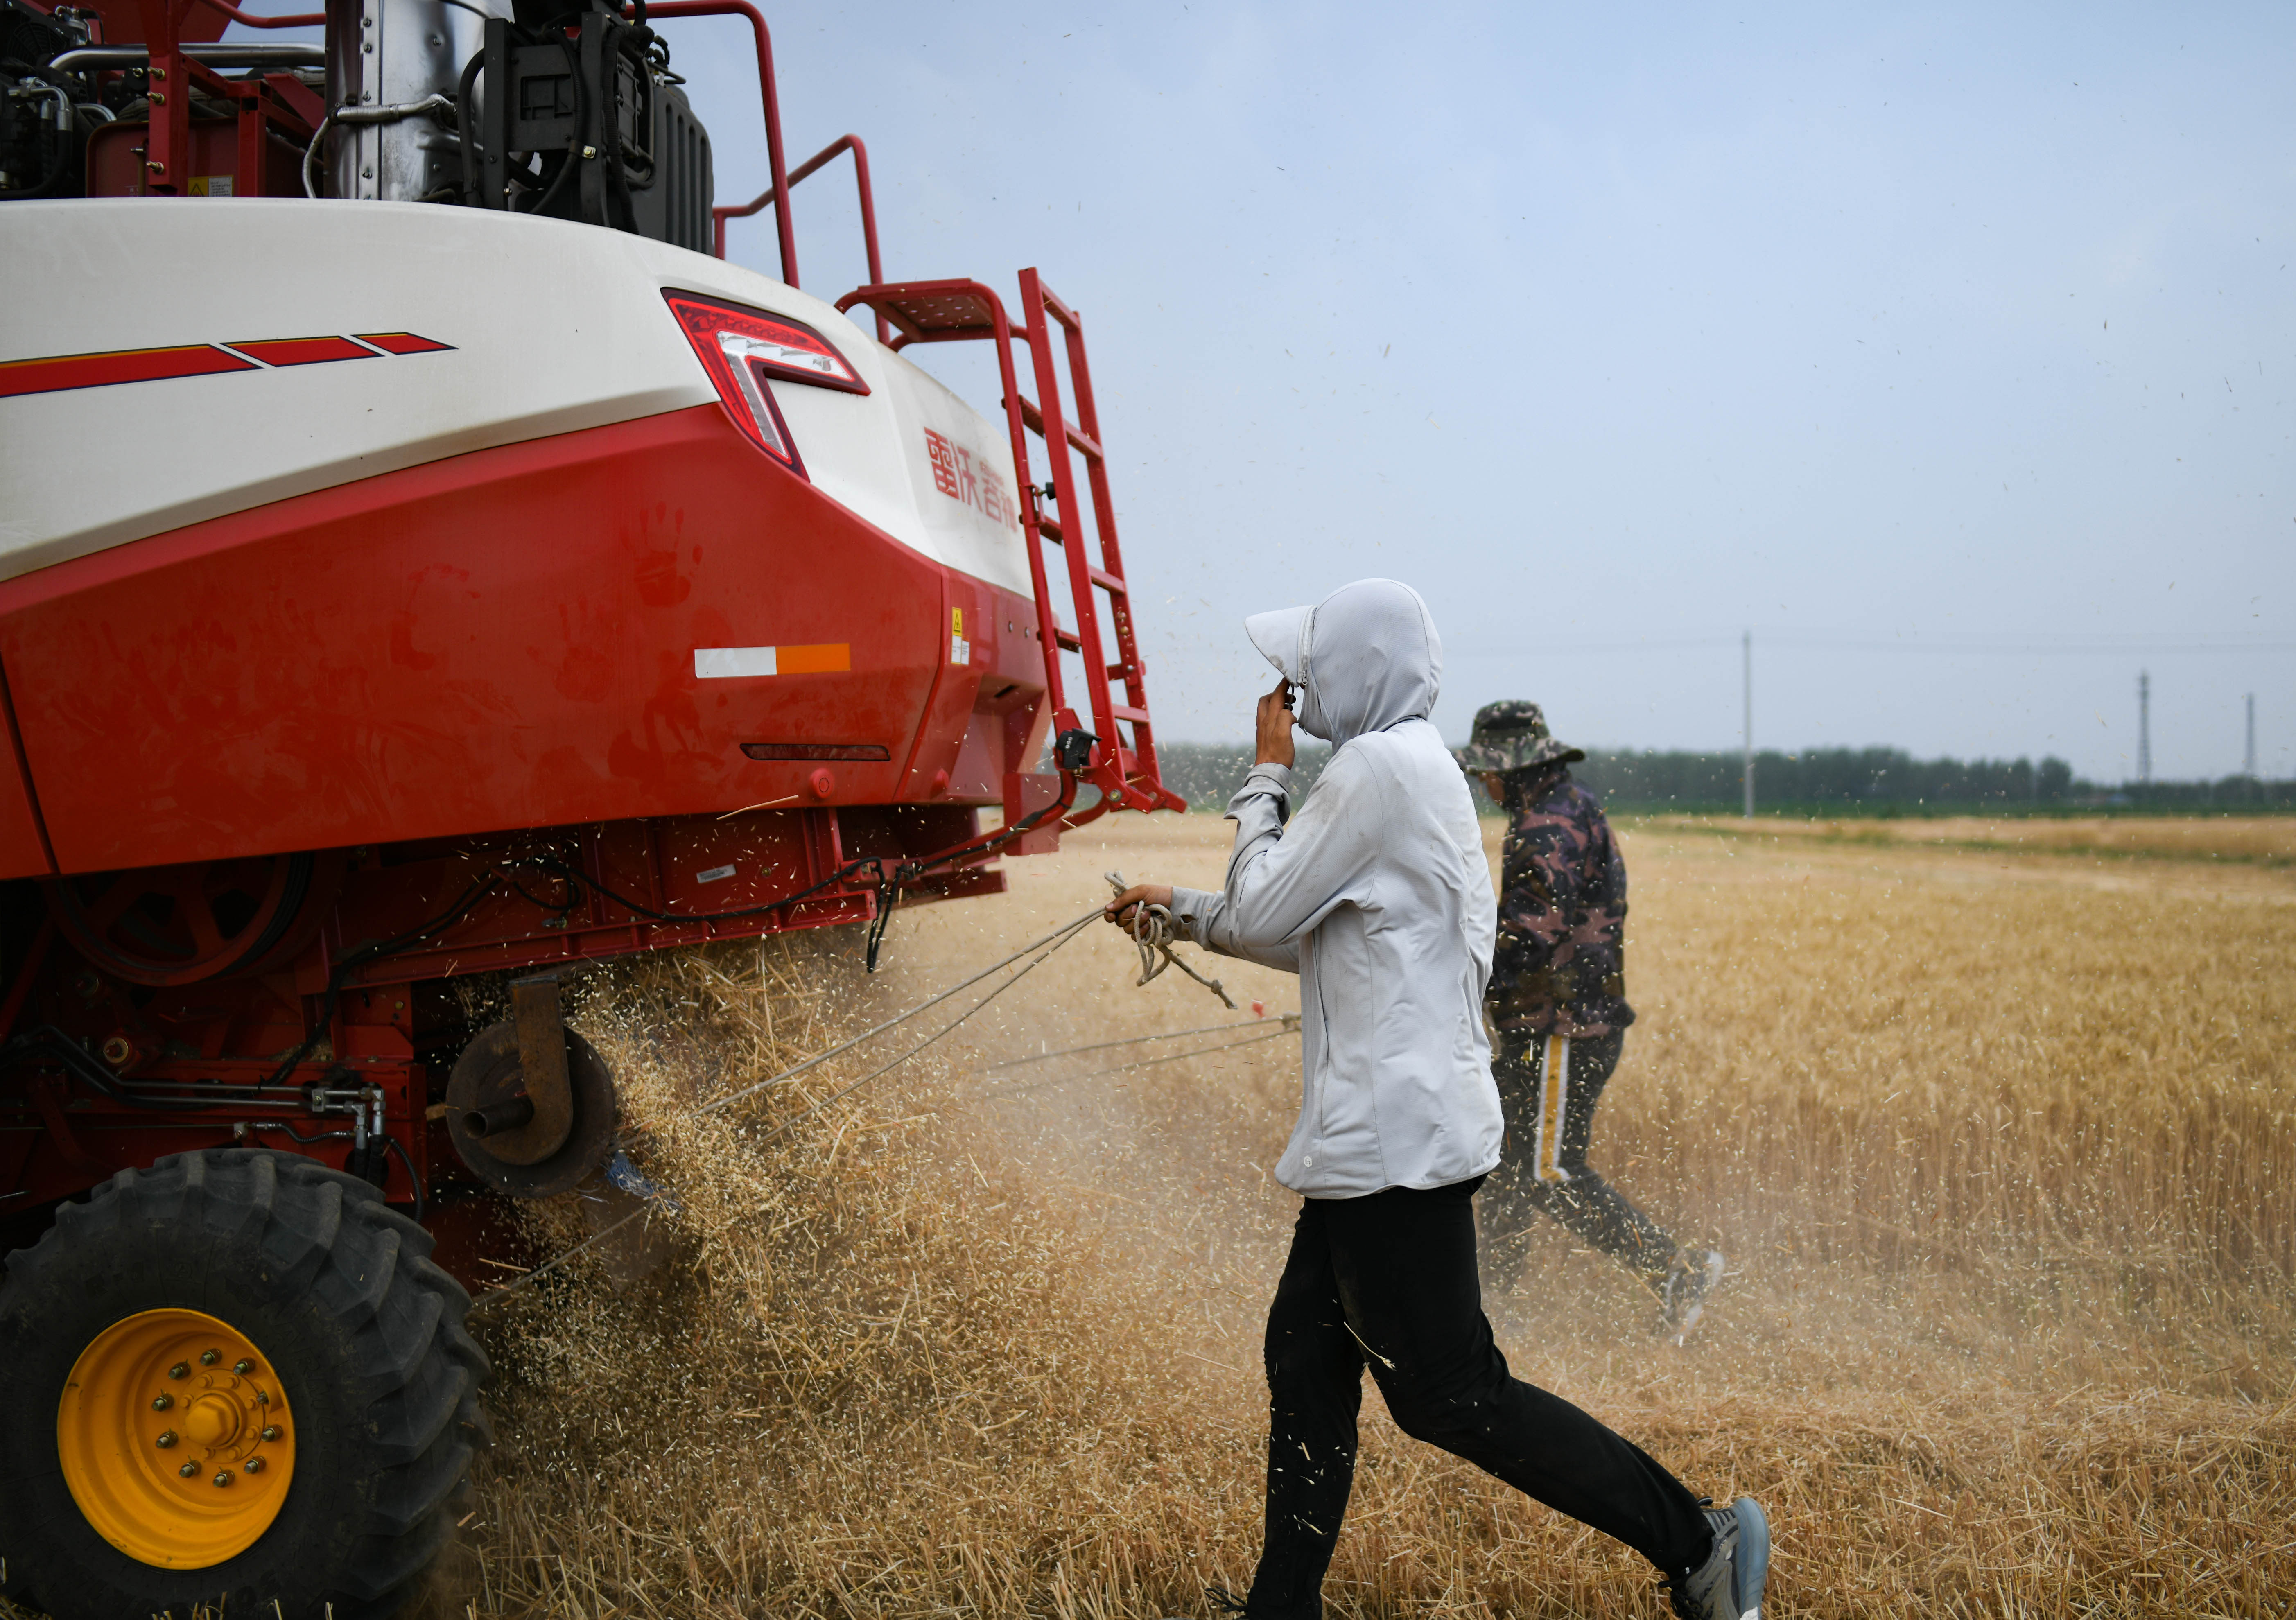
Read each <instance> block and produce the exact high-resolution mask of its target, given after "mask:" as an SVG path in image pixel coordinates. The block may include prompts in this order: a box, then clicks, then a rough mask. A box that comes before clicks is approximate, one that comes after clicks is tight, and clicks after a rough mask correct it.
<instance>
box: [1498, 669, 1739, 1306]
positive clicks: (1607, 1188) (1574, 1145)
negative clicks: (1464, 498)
mask: <svg viewBox="0 0 2296 1620" xmlns="http://www.w3.org/2000/svg"><path fill="white" fill-rule="evenodd" d="M1455 757H1456V758H1457V760H1458V761H1459V765H1460V768H1461V769H1463V770H1464V771H1465V772H1466V773H1468V774H1469V775H1471V776H1474V777H1477V778H1479V779H1480V781H1481V782H1482V784H1483V787H1484V790H1485V791H1487V792H1488V793H1489V795H1490V796H1491V798H1493V799H1494V800H1496V801H1497V803H1498V805H1499V806H1500V808H1501V811H1502V813H1503V814H1505V817H1506V821H1507V832H1506V842H1505V847H1504V849H1503V851H1502V855H1501V861H1500V878H1499V904H1498V938H1497V948H1496V949H1495V950H1494V952H1493V953H1492V958H1491V980H1490V987H1489V989H1488V992H1487V993H1486V994H1485V997H1484V1002H1483V1007H1484V1012H1485V1016H1486V1017H1487V1018H1488V1019H1489V1021H1490V1024H1491V1027H1492V1029H1493V1031H1494V1032H1495V1039H1494V1041H1493V1043H1492V1053H1493V1058H1492V1064H1491V1074H1492V1078H1493V1079H1495V1080H1496V1081H1497V1083H1498V1088H1499V1100H1500V1105H1501V1107H1502V1109H1504V1111H1505V1115H1506V1121H1507V1136H1506V1145H1505V1149H1504V1150H1502V1156H1501V1158H1500V1161H1499V1166H1498V1168H1497V1170H1495V1171H1493V1172H1492V1173H1491V1177H1490V1180H1489V1182H1488V1183H1486V1189H1485V1195H1484V1198H1483V1200H1482V1203H1483V1233H1484V1240H1485V1242H1486V1243H1487V1244H1488V1246H1489V1247H1490V1248H1492V1250H1493V1251H1494V1256H1495V1257H1496V1258H1501V1259H1505V1260H1508V1261H1515V1260H1517V1259H1518V1257H1519V1256H1520V1252H1521V1247H1522V1234H1523V1232H1524V1231H1525V1230H1526V1229H1527V1228H1528V1227H1529V1224H1530V1222H1531V1219H1532V1217H1533V1216H1534V1215H1538V1214H1545V1215H1550V1216H1552V1217H1553V1218H1554V1219H1555V1220H1557V1221H1560V1222H1561V1223H1562V1224H1563V1225H1564V1226H1565V1227H1567V1228H1569V1229H1570V1231H1572V1232H1574V1233H1575V1234H1577V1235H1578V1236H1579V1238H1580V1239H1582V1240H1585V1241H1586V1242H1587V1243H1589V1244H1592V1245H1593V1246H1594V1247H1595V1248H1600V1249H1602V1250H1603V1251H1604V1252H1606V1253H1608V1254H1610V1255H1612V1256H1616V1257H1617V1258H1618V1259H1619V1260H1620V1261H1621V1262H1622V1263H1624V1264H1626V1265H1627V1266H1628V1268H1629V1269H1630V1270H1632V1271H1633V1272H1635V1273H1636V1275H1638V1276H1640V1277H1641V1278H1643V1280H1644V1281H1646V1282H1648V1283H1649V1284H1650V1285H1651V1287H1652V1289H1655V1290H1656V1291H1657V1293H1658V1295H1659V1297H1660V1300H1661V1325H1662V1326H1663V1327H1664V1329H1665V1330H1668V1331H1670V1332H1674V1333H1676V1334H1677V1335H1679V1334H1681V1333H1685V1332H1687V1331H1688V1330H1689V1329H1690V1328H1691V1327H1692V1326H1693V1324H1694V1323H1695V1322H1696V1321H1697V1320H1698V1317H1699V1315H1700V1313H1702V1310H1703V1309H1704V1302H1705V1297H1706V1294H1707V1292H1708V1291H1709V1290H1710V1289H1711V1288H1712V1287H1713V1285H1714V1284H1715V1282H1717V1281H1718V1280H1720V1277H1721V1274H1722V1269H1723V1259H1722V1256H1720V1255H1718V1254H1717V1253H1715V1252H1714V1251H1713V1250H1711V1249H1685V1248H1682V1247H1681V1246H1680V1245H1678V1244H1677V1243H1676V1242H1675V1240H1673V1239H1672V1238H1670V1237H1669V1236H1668V1235H1667V1233H1666V1232H1665V1231H1663V1230H1662V1229H1661V1227H1660V1226H1659V1225H1658V1223H1656V1222H1654V1221H1652V1219H1651V1218H1650V1217H1649V1216H1648V1215H1644V1214H1643V1212H1642V1211H1641V1210H1639V1209H1637V1208H1636V1207H1635V1206H1634V1205H1633V1203H1632V1202H1630V1201H1629V1200H1628V1198H1627V1197H1626V1195H1625V1194H1623V1193H1621V1192H1620V1190H1618V1189H1617V1188H1615V1187H1613V1186H1611V1183H1610V1182H1606V1181H1604V1180H1603V1177H1602V1175H1601V1174H1598V1173H1597V1172H1596V1171H1595V1168H1594V1167H1593V1166H1590V1165H1589V1164H1588V1163H1587V1146H1588V1140H1589V1138H1590V1136H1591V1135H1592V1133H1593V1131H1594V1123H1595V1104H1596V1103H1597V1102H1598V1101H1600V1100H1601V1099H1602V1095H1603V1086H1604V1085H1605V1084H1607V1083H1608V1082H1609V1080H1610V1077H1611V1072H1612V1071H1613V1070H1614V1069H1615V1068H1617V1067H1618V1062H1619V1057H1620V1051H1621V1050H1622V1048H1623V1047H1624V1045H1625V1043H1626V1032H1627V1027H1628V1025H1630V1024H1632V1023H1633V1022H1634V1021H1635V1010H1634V1008H1633V1007H1632V1006H1631V1005H1629V1004H1628V1001H1627V984H1626V941H1625V934H1626V921H1627V866H1626V862H1625V860H1624V859H1623V858H1622V857H1621V856H1620V853H1619V846H1618V841H1617V840H1616V839H1613V838H1612V837H1611V824H1610V822H1608V821H1607V820H1606V819H1605V818H1604V817H1603V806H1602V805H1601V803H1600V802H1599V801H1598V800H1597V799H1596V798H1595V796H1594V795H1593V794H1592V793H1589V792H1588V791H1587V790H1586V789H1585V788H1584V787H1582V786H1580V785H1579V783H1578V782H1576V781H1572V780H1571V777H1570V765H1571V763H1572V762H1573V761H1574V760H1579V759H1584V758H1585V757H1586V755H1585V754H1584V753H1583V752H1581V751H1580V750H1579V749H1574V748H1569V747H1566V746H1565V745H1564V744H1562V743H1561V742H1558V741H1556V740H1555V739H1554V736H1553V735H1552V734H1551V733H1550V732H1548V730H1547V727H1546V716H1545V714H1544V713H1543V712H1542V711H1541V710H1540V708H1539V707H1538V704H1536V703H1528V702H1521V701H1512V700H1511V701H1507V702H1501V703H1492V704H1488V705H1486V706H1485V707H1484V708H1481V709H1480V710H1479V711H1478V712H1477V713H1476V716H1475V725H1474V732H1473V735H1472V739H1471V740H1470V741H1469V742H1468V744H1467V746H1466V747H1465V748H1464V749H1457V750H1456V751H1455ZM1510 1251H1512V1252H1510Z"/></svg>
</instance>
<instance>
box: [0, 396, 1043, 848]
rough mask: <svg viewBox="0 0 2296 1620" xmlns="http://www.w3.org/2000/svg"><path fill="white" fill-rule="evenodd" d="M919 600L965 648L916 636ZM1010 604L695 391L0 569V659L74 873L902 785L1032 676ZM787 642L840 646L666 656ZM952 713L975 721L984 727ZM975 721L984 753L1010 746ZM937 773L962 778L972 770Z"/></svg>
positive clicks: (31, 842) (878, 791)
mask: <svg viewBox="0 0 2296 1620" xmlns="http://www.w3.org/2000/svg"><path fill="white" fill-rule="evenodd" d="M952 610H962V611H963V613H964V625H965V630H966V634H967V637H968V639H969V640H970V642H971V644H972V660H971V662H970V663H969V664H967V665H952V664H951V663H950V662H949V655H950V624H951V618H950V615H951V612H952ZM1033 618H1034V604H1032V603H1028V602H1025V601H1023V600H1022V599H1021V598H1019V597H1016V596H1013V595H1012V594H1011V593H1005V592H1003V591H1000V590H997V589H996V588H995V587H993V586H990V585H986V584H983V583H982V582H980V581H979V580H975V579H972V578H971V577H967V576H964V575H960V574H955V573H954V572H952V571H950V570H947V569H943V568H940V567H939V566H938V565H936V564H934V563H933V562H931V561H930V560H927V559H926V558H924V557H922V556H920V555H919V554H918V553H917V552H914V551H912V550H910V549H908V548H907V547H906V546H903V545H901V544H899V543H898V542H896V541H895V540H893V539H892V538H891V537H890V536H887V535H885V534H883V533H882V532H881V531H880V530H878V529H876V528H873V527H872V526H871V525H869V524H868V523H866V522H865V521H863V520H861V519H859V518H857V517H856V516H855V515H854V514H853V513H851V512H850V511H847V510H846V509H845V508H843V507H841V506H840V505H838V504H837V503H834V502H832V501H831V500H829V499H828V498H826V497H825V496H824V495H822V494H821V493H820V492H819V491H817V490H816V489H815V488H814V487H812V486H811V485H810V484H808V483H807V482H806V481H805V480H804V479H801V478H799V477H797V476H796V475H794V474H792V473H791V472H789V471H787V470H784V469H783V468H781V467H780V466H778V465H776V464H775V463H774V462H772V461H770V460H769V459H768V458H767V457H766V456H764V455H762V454H759V453H758V451H756V450H755V449H753V448H752V447H751V446H750V445H748V444H747V443H746V442H745V441H743V440H742V438H741V437H740V436H739V435H738V434H737V433H736V432H735V431H734V428H733V427H732V425H731V424H730V423H729V422H728V421H727V420H726V415H725V413H723V412H722V411H721V410H720V409H719V408H718V407H717V406H715V405H707V406H698V407H695V408H693V409H690V410H685V411H679V412H673V413H668V414H666V415H661V416H654V417H648V418H644V419H642V420H639V421H631V422H625V423H620V424H618V425H615V426H612V427H606V428H600V429H595V430H589V431H586V432H582V433H575V434H567V435H562V436H559V437H556V438H545V439H540V440H536V441H532V442H529V443H525V444H521V445H515V446H505V447H504V448H500V449H493V450H484V451H479V452H474V453H472V454H468V455H463V456H456V457H454V458H451V459H448V460H446V461H441V462H432V463H430V464H428V465H425V466H422V467H418V468H414V469H410V470H406V471H403V472H395V473H390V474H387V475H384V476H381V477H378V478H373V479H365V480H361V481H359V482H356V483H351V484H347V485H342V486H339V487H335V488H332V489H328V490H324V491H321V492H318V493H316V494H313V495H303V496H299V497H296V498H294V499H291V500H286V501H281V502H277V503H273V504H271V505H268V506H264V507H259V508H257V509H255V510H253V511H244V512H238V513H234V514H232V515H230V516H227V517H223V518H218V519H215V520H211V521H209V522H206V523H201V524H198V525H194V526H193V527H190V528H184V529H179V530H176V531H175V532H173V533H170V534H168V535H163V536H157V537H155V538H152V539H150V540H144V541H139V542H136V543H134V544H129V545H124V546H119V547H115V548H113V549H111V550H109V551H105V552H99V553H97V554H95V555H93V556H90V557H86V558H82V559H78V560H74V561H71V562H67V563H61V564H58V565H56V566H55V567H53V568H49V569H42V570H40V571H39V572H37V573H35V574H31V575H28V576H26V577H22V578H20V579H16V580H12V581H9V582H7V583H6V584H4V585H0V667H4V670H5V675H6V680H7V686H8V690H9V691H10V692H11V693H12V696H13V698H14V703H15V716H16V720H17V723H18V726H19V729H20V732H21V738H22V745H23V750H24V754H25V757H26V760H27V762H28V765H29V772H30V776H31V780H32V782H33V785H34V791H35V794H36V795H37V808H38V811H39V813H40V814H41V815H42V817H43V818H44V819H45V824H46V827H47V830H48V832H49V835H50V838H51V839H52V840H53V846H54V855H55V859H56V861H57V863H59V866H60V867H61V870H62V871H106V870H111V869H114V868H123V867H131V866H153V865H161V864H169V863H179V862H192V861H205V860H213V859H218V858H222V857H226V856H231V855H242V854H250V853H261V852H273V851H280V850H293V849H319V848H331V847H352V846H358V845H365V844H380V843H395V842H400V841H404V840H407V839H422V838H430V837H441V836H448V835H467V834H470V833H472V832H475V831H480V830H500V829H511V828H521V827H530V826H537V825H543V824H550V825H564V824H567V823H569V822H609V821H618V820H623V819H627V818H635V817H650V816H664V815H685V814H704V813H711V812H725V811H727V810H732V809H737V808H740V807H742V806H763V805H769V804H785V805H791V806H797V805H817V804H822V803H830V804H840V803H842V804H887V803H898V802H904V801H909V802H914V801H922V800H927V799H931V798H934V797H936V796H937V792H938V791H939V790H937V789H936V786H935V783H936V779H937V773H942V772H952V771H954V770H955V768H956V765H957V758H958V754H959V750H960V749H961V748H962V746H963V744H964V738H965V736H966V732H967V728H968V722H969V721H970V719H971V717H972V712H973V709H974V707H975V704H976V701H980V702H985V703H987V704H988V706H989V707H992V708H996V709H1000V710H1003V709H1009V708H1012V707H1013V705H1014V704H1016V703H1021V704H1025V703H1027V702H1028V700H1029V699H1030V698H1032V697H1033V696H1034V695H1035V694H1036V693H1037V691H1039V690H1040V689H1041V687H1042V685H1043V680H1044V675H1043V663H1042V659H1041V658H1040V657H1039V656H1038V653H1037V647H1036V645H1035V643H1034V642H1031V641H1029V640H1028V639H1026V638H1025V637H1022V636H1020V635H1015V634H1006V633H1005V628H1004V626H1005V625H1006V624H1007V623H1008V622H1009V623H1013V624H1021V623H1026V622H1029V620H1031V619H1033ZM791 644H797V645H825V644H844V645H846V646H848V647H849V649H850V664H851V667H850V668H849V670H847V671H844V672H841V673H835V672H832V673H814V674H788V675H775V676H769V677H764V678H752V679H737V680H697V679H696V678H695V675H694V667H693V650H695V649H697V648H713V647H752V646H758V647H762V646H777V645H791ZM984 681H986V682H987V683H988V685H987V695H986V696H984V694H983V687H984ZM1000 693H1001V694H1003V695H1002V696H998V695H997V694H1000ZM1029 717H1030V718H1031V719H1033V718H1034V716H1029ZM986 718H987V717H986V716H984V719H986ZM982 729H983V731H984V732H987V733H988V734H990V735H993V736H995V737H996V740H997V741H998V742H999V743H1000V744H1002V743H1003V742H1004V740H1005V734H1006V733H1008V732H1011V731H1013V729H1015V728H1013V727H1010V726H1006V725H1003V724H994V725H985V726H984V727H983V728H982ZM1023 729H1025V728H1023ZM745 742H772V743H816V744H824V745H831V744H855V743H859V744H877V745H881V746H883V747H885V748H886V749H887V750H888V754H889V758H888V760H887V762H886V763H883V764H872V763H861V762H840V763H838V764H836V765H831V766H825V767H824V766H821V765H812V764H809V763H806V762H802V761H796V762H792V761H760V760H756V759H752V758H750V757H746V756H744V755H743V753H742V744H743V743H745ZM998 751H1000V752H1005V753H1006V754H1007V757H1005V758H1004V759H1003V760H1001V761H997V762H995V763H997V764H998V765H1001V769H1002V770H1003V771H1013V770H1025V769H1028V768H1030V767H1031V766H1033V765H1034V763H1035V762H1034V761H1033V759H1022V758H1018V757H1011V753H1012V750H1010V749H1003V748H1000V749H999V750H998ZM824 771H825V772H826V773H827V774H826V775H825V776H824V774H823V773H824ZM970 774H972V775H973V776H980V775H983V774H985V773H980V772H979V771H977V770H976V771H974V772H972V773H970ZM938 780H939V783H940V790H946V788H947V786H948V779H947V777H939V778H938ZM966 785H968V786H972V787H973V790H974V792H975V793H978V794H980V797H981V798H989V799H993V798H995V797H996V793H997V791H998V790H999V787H1001V784H999V786H998V787H988V790H987V791H985V792H984V791H982V789H983V787H985V786H987V784H985V783H981V784H975V783H970V782H969V783H967V784H966ZM824 787H826V791H825V792H824V791H823V790H824ZM6 798H7V795H6V793H5V791H4V786H0V862H4V863H5V864H4V866H0V876H22V875H30V874H34V873H38V872H41V871H45V870H46V864H45V855H43V853H42V852H41V851H40V850H39V848H38V842H37V836H36V835H35V836H32V837H29V838H28V837H26V836H24V833H25V831H27V830H34V829H33V823H32V822H31V818H30V816H29V808H30V807H29V806H27V807H26V809H27V812H28V814H25V815H24V816H22V817H21V822H22V823H23V825H22V827H21V828H20V827H19V826H18V821H19V819H20V818H18V817H17V816H16V815H15V814H14V813H13V812H12V809H11V808H10V806H8V804H7V803H6V802H5V801H6Z"/></svg>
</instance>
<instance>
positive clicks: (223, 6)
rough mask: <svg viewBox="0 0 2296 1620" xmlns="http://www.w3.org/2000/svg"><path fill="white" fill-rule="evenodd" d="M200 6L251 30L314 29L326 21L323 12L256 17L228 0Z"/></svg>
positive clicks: (205, 1) (203, 1) (212, 0)
mask: <svg viewBox="0 0 2296 1620" xmlns="http://www.w3.org/2000/svg"><path fill="white" fill-rule="evenodd" d="M200 4H201V5H204V6H206V7H207V8H208V10H209V11H211V12H222V13H223V14H224V15H225V16H226V17H228V18H230V19H231V20H233V21H234V22H242V23H245V24H246V25H247V26H248V27H249V28H251V29H315V28H318V27H320V26H321V25H322V24H324V22H325V21H326V20H327V13H326V12H302V13H300V14H299V15H297V16H293V17H258V16H257V15H255V13H254V12H242V11H241V10H240V9H239V7H237V6H235V5H234V4H231V3H230V0H200Z"/></svg>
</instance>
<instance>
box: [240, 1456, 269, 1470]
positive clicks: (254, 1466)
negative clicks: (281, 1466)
mask: <svg viewBox="0 0 2296 1620" xmlns="http://www.w3.org/2000/svg"><path fill="white" fill-rule="evenodd" d="M240 1467H242V1468H243V1469H246V1470H247V1471H248V1472H249V1473H250V1474H260V1473H261V1472H263V1459H262V1458H260V1457H250V1458H249V1459H248V1460H246V1461H245V1462H242V1463H241V1464H240Z"/></svg>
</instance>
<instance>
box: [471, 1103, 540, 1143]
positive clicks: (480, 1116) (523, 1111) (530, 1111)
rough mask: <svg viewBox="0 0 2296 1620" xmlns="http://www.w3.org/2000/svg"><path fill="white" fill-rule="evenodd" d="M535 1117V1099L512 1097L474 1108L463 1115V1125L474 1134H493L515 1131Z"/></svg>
mask: <svg viewBox="0 0 2296 1620" xmlns="http://www.w3.org/2000/svg"><path fill="white" fill-rule="evenodd" d="M533 1117H534V1099H533V1098H531V1097H510V1098H506V1099H504V1100H503V1101H500V1102H493V1103H488V1105H487V1106H486V1107H485V1108H483V1109H470V1110H468V1111H467V1112H465V1113H464V1114H463V1128H464V1129H465V1130H467V1131H469V1132H470V1133H471V1135H473V1136H493V1135H496V1134H498V1133H501V1132H504V1131H515V1130H517V1129H518V1128H519V1126H521V1125H525V1124H526V1123H528V1122H529V1120H531V1119H532V1118H533Z"/></svg>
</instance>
